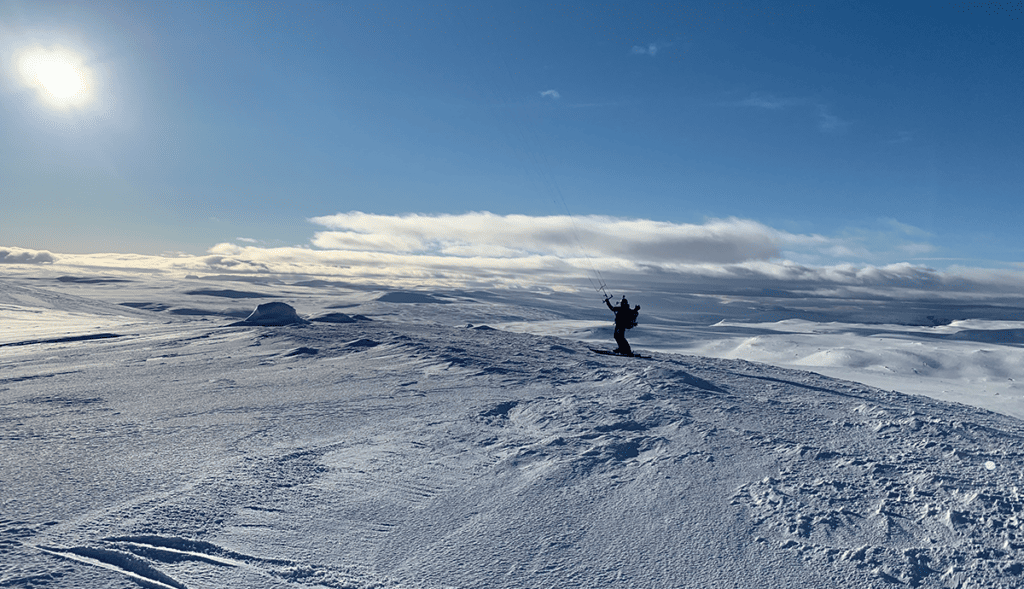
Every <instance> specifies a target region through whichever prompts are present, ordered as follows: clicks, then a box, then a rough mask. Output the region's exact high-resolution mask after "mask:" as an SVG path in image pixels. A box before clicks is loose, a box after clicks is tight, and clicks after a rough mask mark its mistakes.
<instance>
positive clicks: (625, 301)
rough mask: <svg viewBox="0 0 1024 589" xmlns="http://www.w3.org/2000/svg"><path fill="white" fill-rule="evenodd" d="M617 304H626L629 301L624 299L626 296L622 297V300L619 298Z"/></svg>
mask: <svg viewBox="0 0 1024 589" xmlns="http://www.w3.org/2000/svg"><path fill="white" fill-rule="evenodd" d="M619 304H620V305H628V304H629V301H627V300H626V297H622V300H621V301H619Z"/></svg>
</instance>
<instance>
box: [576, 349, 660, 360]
mask: <svg viewBox="0 0 1024 589" xmlns="http://www.w3.org/2000/svg"><path fill="white" fill-rule="evenodd" d="M590 351H591V352H595V353H598V354H604V355H605V356H618V357H620V358H641V359H643V360H650V359H651V357H650V356H644V355H642V354H632V355H626V354H620V353H618V352H612V351H611V350H598V349H597V348H590Z"/></svg>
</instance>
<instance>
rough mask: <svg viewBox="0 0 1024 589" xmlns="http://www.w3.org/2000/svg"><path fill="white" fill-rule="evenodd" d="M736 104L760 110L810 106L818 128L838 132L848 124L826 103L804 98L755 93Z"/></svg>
mask: <svg viewBox="0 0 1024 589" xmlns="http://www.w3.org/2000/svg"><path fill="white" fill-rule="evenodd" d="M733 104H734V105H736V106H742V107H748V108H759V109H762V110H783V109H788V108H790V107H804V108H807V107H811V108H813V112H814V117H815V120H816V121H817V126H818V130H819V131H822V132H825V133H832V132H838V131H841V130H842V129H844V128H846V127H848V126H849V125H850V122H849V121H846V120H843V119H841V118H840V117H838V116H836V115H835V114H833V113H832V110H831V109H830V108H829V107H828V105H825V104H820V103H815V102H813V101H811V100H808V99H806V98H779V97H777V96H773V95H771V94H760V93H755V94H752V95H750V97H748V98H746V99H744V100H740V101H739V102H735V103H733Z"/></svg>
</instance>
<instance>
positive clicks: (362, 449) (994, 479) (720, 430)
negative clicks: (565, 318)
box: [0, 287, 1024, 589]
mask: <svg viewBox="0 0 1024 589" xmlns="http://www.w3.org/2000/svg"><path fill="white" fill-rule="evenodd" d="M106 288H116V287H106ZM16 294H17V295H18V296H19V297H21V298H20V299H19V300H20V301H22V303H21V304H23V305H25V304H26V303H24V300H27V299H29V298H30V296H29V295H31V297H34V298H32V300H35V301H38V300H50V301H51V302H52V301H56V302H53V303H52V304H53V306H55V307H57V308H59V305H60V304H62V303H61V301H72V302H73V303H74V305H75V307H74V310H75V312H76V313H87V312H88V311H89V305H88V299H87V298H85V297H71V296H63V297H62V298H57V297H55V298H53V299H47V298H46V297H47V291H45V290H44V289H29V288H27V287H25V289H24V290H18V291H17V292H16ZM192 296H196V295H192ZM392 298H393V299H395V301H396V302H392V303H390V304H392V305H395V304H398V305H399V306H401V307H403V309H405V308H412V307H413V306H414V305H431V303H429V302H421V301H425V300H426V299H421V298H414V297H409V296H405V295H403V296H396V297H392ZM0 302H3V301H0ZM8 302H9V301H8ZM68 304H70V303H68ZM433 306H434V307H436V304H433ZM452 306H453V305H446V307H452ZM16 307H17V306H16V305H13V304H10V309H13V310H12V311H10V312H11V313H16V312H17V308H16ZM34 308H35V307H34ZM94 312H96V313H98V314H106V313H109V312H111V306H110V305H106V304H102V305H101V304H97V307H96V309H95V310H94ZM148 312H149V313H153V314H154V315H153V316H154V317H156V318H158V319H153V320H151V321H148V322H147V321H146V320H145V319H144V317H145V316H142V317H143V319H140V316H139V315H138V314H130V315H125V316H124V317H123V318H122V319H113V318H110V319H108V320H105V322H104V323H102V329H101V330H97V331H96V332H97V333H104V334H105V333H111V334H116V335H119V336H121V337H116V338H103V339H96V338H78V337H75V338H74V339H67V338H64V337H49V336H48V335H47V334H46V333H43V332H42V331H33V332H32V333H30V334H28V336H27V337H25V338H24V340H17V338H16V337H15V338H13V339H12V337H11V336H7V339H6V340H5V341H6V342H7V343H9V344H16V345H9V346H7V347H5V348H3V350H2V352H0V353H2V356H0V472H2V477H0V480H2V481H3V487H4V489H3V490H4V493H3V495H2V497H0V587H54V588H65V587H92V586H105V587H138V586H142V587H149V588H160V589H167V588H168V587H171V588H174V589H197V588H200V587H335V588H338V587H344V588H356V587H380V588H385V587H424V588H434V587H552V586H556V587H568V586H573V587H595V588H596V587H737V586H741V587H821V586H829V585H831V586H839V587H894V586H908V587H1018V586H1021V585H1022V584H1024V565H1022V564H1021V562H1022V558H1021V557H1022V555H1024V553H1022V550H1024V535H1022V534H1021V533H1020V532H1019V527H1020V523H1021V520H1022V519H1024V497H1022V496H1021V493H1020V487H1024V482H1022V481H1024V464H1022V452H1024V449H1022V437H1024V427H1021V422H1020V421H1018V420H1016V419H1014V418H1011V417H1007V416H1003V415H999V414H994V413H991V412H987V411H984V410H981V409H977V408H973V407H968V406H964V405H958V404H953V403H945V402H940V401H935V400H932V399H928V398H924V397H917V396H909V395H904V394H900V393H897V392H891V391H889V392H887V391H882V390H879V389H875V388H871V387H868V386H865V385H862V384H858V383H854V382H849V381H840V380H834V379H830V378H827V377H824V376H821V375H818V374H814V373H810V372H804V371H799V370H790V369H785V368H778V367H774V366H770V365H766V364H757V363H752V362H746V361H742V360H725V359H711V358H703V357H697V356H685V355H674V354H659V353H654V354H652V356H653V358H652V359H651V360H643V361H636V360H631V359H626V358H617V357H607V356H599V355H596V354H592V353H591V352H589V351H588V350H587V349H586V346H585V345H584V344H582V343H578V342H573V341H568V340H562V339H558V338H552V337H539V336H535V335H529V334H520V333H509V332H504V331H498V330H491V329H472V328H467V327H451V326H445V325H439V324H437V323H432V322H430V321H427V320H425V319H424V317H413V319H414V320H409V319H410V317H409V316H408V315H402V313H406V314H408V313H413V312H412V311H405V310H402V311H396V313H398V315H396V316H391V317H389V316H388V315H386V314H384V313H381V314H380V315H378V316H376V317H374V320H373V321H366V322H354V323H343V324H308V325H302V326H280V327H264V326H258V327H247V326H241V327H224V326H223V325H225V324H226V323H227V322H228V321H229V319H228V318H227V316H225V318H224V320H223V322H222V323H217V322H215V321H207V320H184V319H181V318H178V317H172V318H171V319H168V317H169V316H168V315H167V314H165V313H163V312H162V311H159V310H158V311H148ZM126 313H137V312H136V311H134V310H131V309H129V311H126ZM104 317H108V318H109V317H112V316H108V315H104ZM118 321H120V322H121V323H120V325H122V326H124V329H119V328H118V325H119V323H118ZM40 334H42V336H41V335H40ZM75 335H76V336H77V335H88V333H81V334H75Z"/></svg>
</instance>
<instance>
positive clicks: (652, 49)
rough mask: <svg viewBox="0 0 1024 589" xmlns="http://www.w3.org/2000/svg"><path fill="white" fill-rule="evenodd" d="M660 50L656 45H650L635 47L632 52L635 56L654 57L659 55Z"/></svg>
mask: <svg viewBox="0 0 1024 589" xmlns="http://www.w3.org/2000/svg"><path fill="white" fill-rule="evenodd" d="M658 49H660V48H659V47H658V45H656V44H655V43H648V44H647V45H646V46H642V45H634V46H633V49H632V50H631V51H630V52H631V53H632V54H633V55H650V56H651V57H654V56H655V55H657V54H658Z"/></svg>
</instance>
